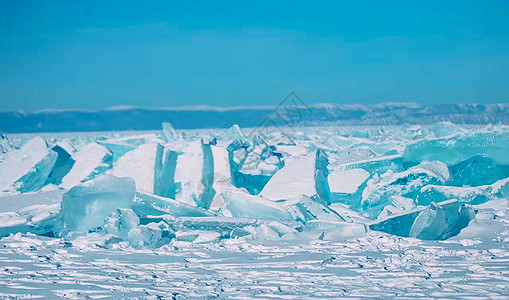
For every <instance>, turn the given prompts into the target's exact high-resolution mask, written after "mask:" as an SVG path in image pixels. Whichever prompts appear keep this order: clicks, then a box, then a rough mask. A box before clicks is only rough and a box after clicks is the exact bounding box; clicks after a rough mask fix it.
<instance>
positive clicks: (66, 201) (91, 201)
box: [62, 175, 135, 232]
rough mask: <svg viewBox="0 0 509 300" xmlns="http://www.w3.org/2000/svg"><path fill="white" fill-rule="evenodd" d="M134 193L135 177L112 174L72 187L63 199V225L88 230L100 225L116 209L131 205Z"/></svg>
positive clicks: (66, 227) (77, 229) (74, 229)
mask: <svg viewBox="0 0 509 300" xmlns="http://www.w3.org/2000/svg"><path fill="white" fill-rule="evenodd" d="M134 192H135V185H134V180H133V179H131V178H127V177H126V178H118V177H114V176H110V175H104V176H101V177H98V178H96V179H93V180H90V181H87V182H85V183H83V184H81V185H77V186H75V187H73V188H71V189H70V190H69V191H68V192H66V193H65V194H64V196H63V198H62V221H63V224H64V228H65V229H67V230H69V231H81V232H88V231H89V230H95V229H96V228H98V227H101V226H102V225H103V224H104V221H105V220H106V218H107V217H108V216H109V215H110V214H111V213H112V212H113V211H115V210H116V209H119V208H130V207H131V205H132V202H133V199H134ZM65 229H64V230H65Z"/></svg>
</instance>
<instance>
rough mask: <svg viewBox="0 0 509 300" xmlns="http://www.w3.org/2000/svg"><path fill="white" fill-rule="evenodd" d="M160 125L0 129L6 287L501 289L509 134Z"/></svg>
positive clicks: (257, 294) (108, 292)
mask: <svg viewBox="0 0 509 300" xmlns="http://www.w3.org/2000/svg"><path fill="white" fill-rule="evenodd" d="M163 128H164V131H163V132H161V131H158V132H94V133H59V134H50V133H46V134H38V135H34V134H20V135H8V136H5V137H2V143H1V144H0V145H2V149H0V150H2V151H0V153H1V154H0V174H1V175H2V178H0V185H1V186H0V261H1V262H0V298H3V297H5V298H10V297H12V298H38V297H49V298H52V297H62V298H118V299H124V298H148V299H151V298H158V297H162V298H170V299H172V298H173V299H210V298H219V299H251V298H263V299H272V298H284V299H295V298H300V299H309V298H324V299H330V298H348V297H350V298H363V297H376V298H395V297H398V298H430V297H433V298H461V299H466V298H478V297H483V298H495V299H496V298H499V299H507V297H509V243H508V242H509V156H508V155H507V153H509V128H508V127H505V126H500V125H499V126H491V125H487V126H470V127H465V126H463V127H460V126H457V125H455V124H452V123H447V122H442V123H437V124H433V125H425V126H424V125H423V126H415V125H414V126H385V127H379V126H378V127H377V126H358V127H342V126H332V125H328V126H315V127H298V128H284V129H283V130H284V132H281V131H280V130H279V129H278V128H264V129H263V130H260V129H258V131H253V129H240V128H238V127H237V126H234V127H232V128H230V129H228V130H213V129H207V130H184V131H174V130H173V128H171V125H169V124H165V125H164V126H163ZM39 136H40V137H39Z"/></svg>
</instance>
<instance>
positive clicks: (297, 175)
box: [260, 150, 330, 204]
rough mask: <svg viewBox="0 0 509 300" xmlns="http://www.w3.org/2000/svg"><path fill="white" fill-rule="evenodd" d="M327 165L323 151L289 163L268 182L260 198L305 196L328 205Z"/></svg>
mask: <svg viewBox="0 0 509 300" xmlns="http://www.w3.org/2000/svg"><path fill="white" fill-rule="evenodd" d="M327 164H328V161H327V157H326V155H325V153H324V152H323V151H322V150H316V151H313V152H311V153H310V154H308V155H306V156H304V157H301V158H297V159H295V160H293V161H288V162H287V163H286V164H285V166H284V167H283V168H282V169H281V170H279V171H278V172H277V173H276V174H275V175H274V176H272V178H271V179H270V180H269V182H267V184H266V185H265V187H264V188H263V190H262V191H261V193H260V196H262V197H264V198H266V199H270V200H284V199H289V198H294V197H298V196H300V195H305V196H308V197H311V198H313V199H314V200H316V201H319V202H321V203H324V204H328V203H330V191H329V185H328V183H327V175H328V170H327Z"/></svg>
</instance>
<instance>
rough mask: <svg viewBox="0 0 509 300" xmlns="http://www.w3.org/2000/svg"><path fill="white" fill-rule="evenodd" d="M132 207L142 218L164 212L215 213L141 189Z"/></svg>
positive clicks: (197, 215)
mask: <svg viewBox="0 0 509 300" xmlns="http://www.w3.org/2000/svg"><path fill="white" fill-rule="evenodd" d="M132 209H133V210H134V211H135V212H136V214H137V215H138V216H140V218H145V217H147V216H149V215H150V216H160V215H164V214H169V215H172V216H176V217H210V216H213V215H214V214H213V213H211V212H209V211H207V210H205V209H203V208H200V207H196V206H191V205H189V204H186V203H182V202H179V201H177V200H174V199H171V198H165V197H161V196H157V195H153V194H149V193H145V192H141V191H137V192H136V194H135V196H134V202H133V205H132Z"/></svg>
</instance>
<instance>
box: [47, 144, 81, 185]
mask: <svg viewBox="0 0 509 300" xmlns="http://www.w3.org/2000/svg"><path fill="white" fill-rule="evenodd" d="M69 148H70V147H69V145H55V146H53V148H51V150H53V151H54V152H55V153H57V155H58V156H57V159H56V161H55V164H54V165H53V168H52V169H51V172H50V174H49V175H48V178H47V179H46V183H47V184H54V185H59V184H60V183H62V179H63V178H64V177H65V175H67V173H69V172H70V171H71V170H72V167H73V166H74V163H75V161H74V159H73V158H72V156H71V155H72V153H73V152H72V151H71V150H70V149H69Z"/></svg>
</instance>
